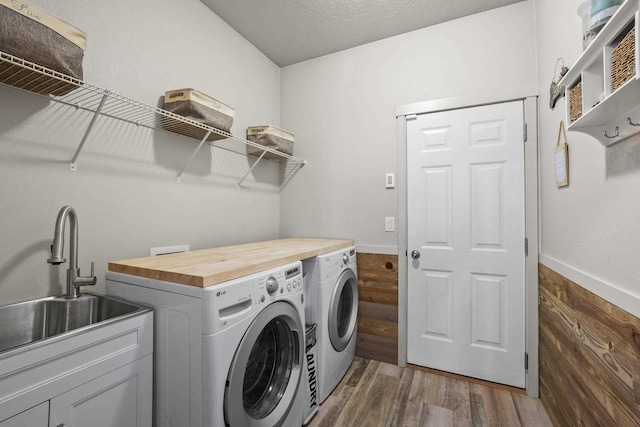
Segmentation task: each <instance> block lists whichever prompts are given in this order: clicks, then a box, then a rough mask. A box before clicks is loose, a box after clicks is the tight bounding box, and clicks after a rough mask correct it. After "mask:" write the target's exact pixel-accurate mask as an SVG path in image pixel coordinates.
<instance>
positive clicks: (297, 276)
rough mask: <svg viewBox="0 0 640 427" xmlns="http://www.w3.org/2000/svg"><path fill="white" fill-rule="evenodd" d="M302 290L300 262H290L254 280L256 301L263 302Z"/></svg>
mask: <svg viewBox="0 0 640 427" xmlns="http://www.w3.org/2000/svg"><path fill="white" fill-rule="evenodd" d="M299 292H302V264H301V263H300V262H297V263H294V264H290V265H288V266H286V267H285V268H283V269H281V270H277V271H272V272H271V274H268V275H266V274H265V275H264V276H260V277H258V278H257V280H256V301H257V302H258V303H264V302H266V301H272V300H274V299H276V298H278V297H281V296H287V295H293V294H297V293H299Z"/></svg>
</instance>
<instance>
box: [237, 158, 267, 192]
mask: <svg viewBox="0 0 640 427" xmlns="http://www.w3.org/2000/svg"><path fill="white" fill-rule="evenodd" d="M265 154H267V151H266V150H265V151H263V152H262V154H260V157H258V159H257V160H256V161H255V162H254V163H253V164H252V165H251V167H250V168H249V170H248V171H247V173H245V174H244V176H243V177H242V178H241V179H240V181H238V185H237V186H236V188H237V189H238V190H239V189H240V184H242V182H243V181H244V180H245V179H246V178H247V176H249V174H250V173H251V171H252V170H253V168H255V167H256V166H257V165H258V163H260V160H262V158H263V157H264V155H265Z"/></svg>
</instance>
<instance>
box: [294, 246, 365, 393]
mask: <svg viewBox="0 0 640 427" xmlns="http://www.w3.org/2000/svg"><path fill="white" fill-rule="evenodd" d="M302 268H303V270H304V274H305V295H306V297H307V308H306V310H305V317H306V321H307V323H315V324H317V344H316V345H317V352H318V363H317V364H318V373H317V380H318V381H317V382H318V397H319V400H320V403H322V402H324V401H325V400H326V399H327V397H329V395H330V394H331V392H332V391H333V389H335V387H336V386H337V385H338V383H339V382H340V380H341V379H342V377H344V375H345V374H346V373H347V370H348V369H349V366H350V365H351V362H352V361H353V358H354V357H355V354H356V341H357V317H358V276H357V270H358V269H357V263H356V248H355V246H351V247H348V248H345V249H341V250H338V251H334V252H329V253H326V254H322V255H318V256H316V257H313V258H309V259H306V260H304V261H302Z"/></svg>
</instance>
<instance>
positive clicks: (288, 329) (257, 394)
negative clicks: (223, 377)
mask: <svg viewBox="0 0 640 427" xmlns="http://www.w3.org/2000/svg"><path fill="white" fill-rule="evenodd" d="M304 333H305V330H304V325H303V324H302V321H301V320H300V315H299V314H298V312H297V311H296V309H295V308H294V307H293V306H292V305H291V304H289V303H287V302H284V301H277V302H274V303H272V304H270V305H268V306H267V307H266V308H265V309H263V310H262V311H261V312H260V313H259V314H258V316H257V317H256V318H255V319H254V320H253V322H252V323H251V326H250V327H249V328H248V329H247V332H246V333H245V335H244V337H243V338H242V341H241V342H240V345H239V346H238V348H237V350H236V354H235V356H234V358H233V361H232V363H231V368H230V369H229V375H228V377H227V385H226V389H225V402H224V417H225V422H226V424H227V425H229V426H231V427H235V426H238V427H249V426H256V427H257V426H260V427H272V426H280V425H282V424H283V423H285V421H287V417H288V416H289V414H290V413H291V412H293V411H292V407H293V403H294V400H295V398H296V394H297V392H298V388H299V386H300V380H301V377H302V375H301V374H302V369H301V366H303V357H304ZM229 350H230V351H233V350H232V349H229ZM297 409H298V408H293V410H297Z"/></svg>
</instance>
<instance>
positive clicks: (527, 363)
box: [524, 352, 529, 369]
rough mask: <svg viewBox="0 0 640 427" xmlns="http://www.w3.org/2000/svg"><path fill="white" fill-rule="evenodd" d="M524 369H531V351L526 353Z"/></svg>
mask: <svg viewBox="0 0 640 427" xmlns="http://www.w3.org/2000/svg"><path fill="white" fill-rule="evenodd" d="M524 369H529V353H526V352H525V353H524Z"/></svg>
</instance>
